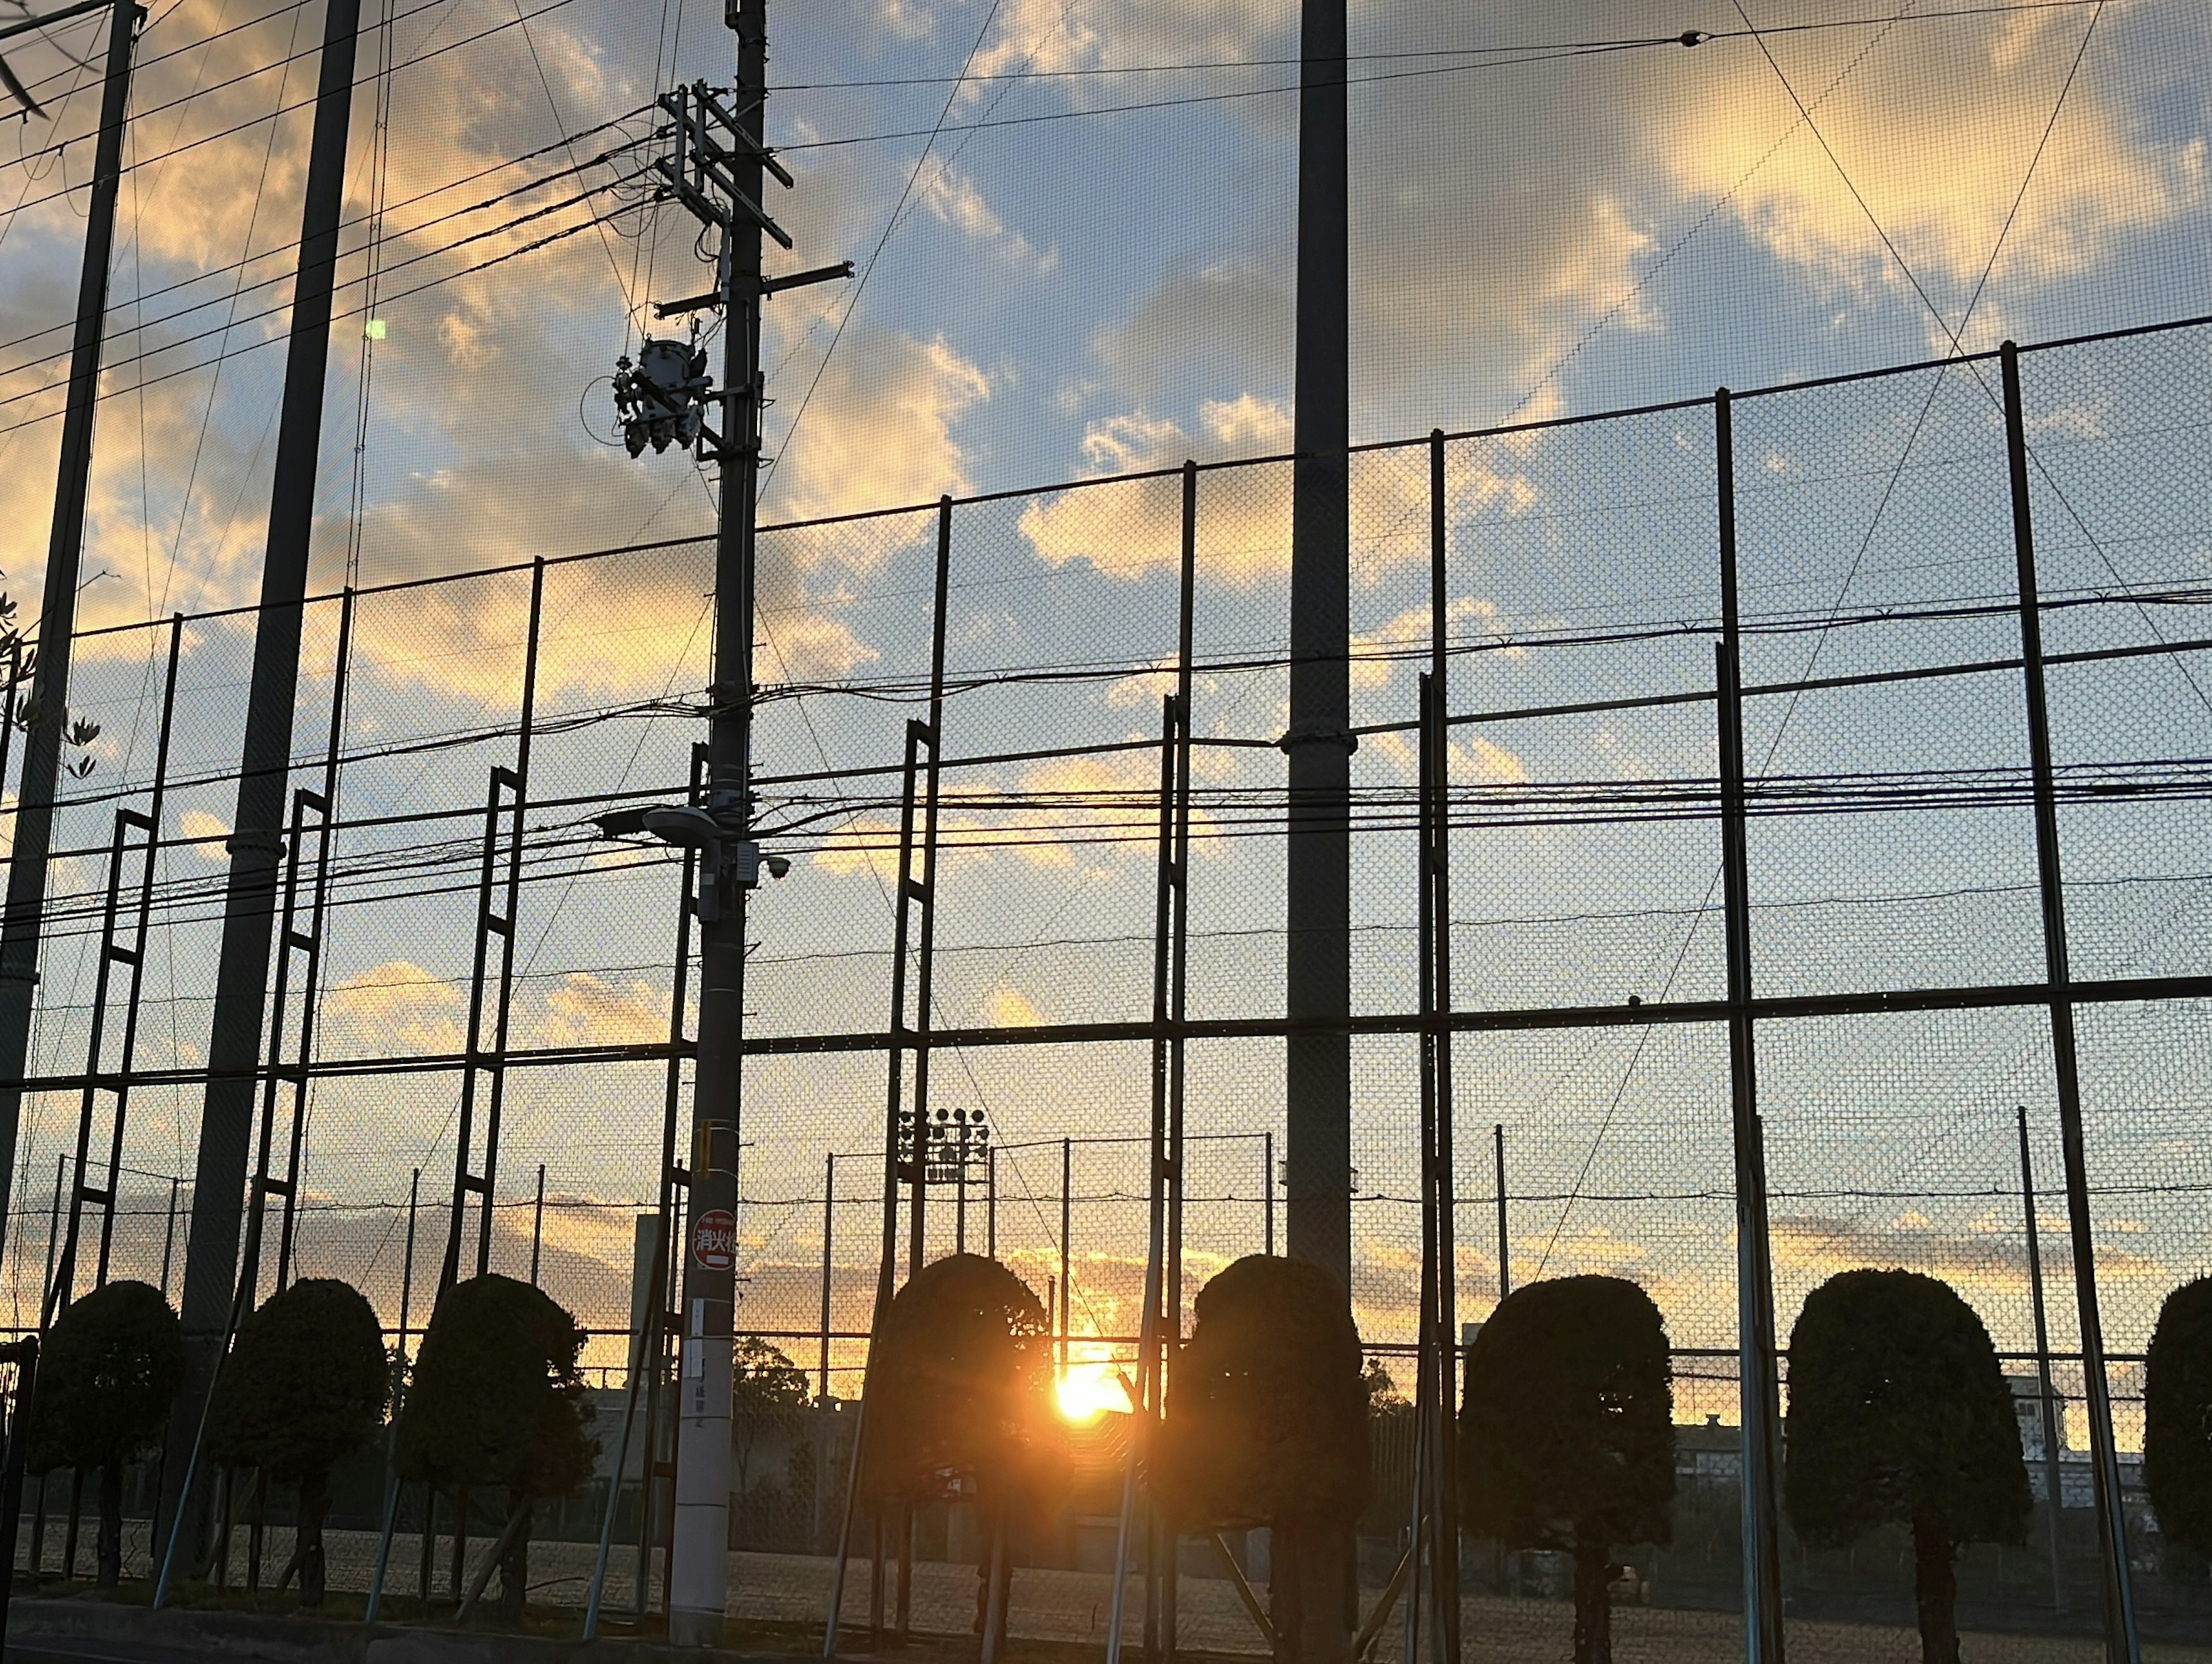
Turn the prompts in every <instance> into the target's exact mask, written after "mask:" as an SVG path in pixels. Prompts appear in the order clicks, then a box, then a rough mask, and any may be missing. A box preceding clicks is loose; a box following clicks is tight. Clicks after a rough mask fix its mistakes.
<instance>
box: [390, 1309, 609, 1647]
mask: <svg viewBox="0 0 2212 1664" xmlns="http://www.w3.org/2000/svg"><path fill="white" fill-rule="evenodd" d="M583 1345H584V1332H583V1331H582V1330H581V1329H580V1328H578V1327H576V1320H575V1319H574V1318H573V1317H571V1316H570V1315H568V1313H567V1312H566V1311H564V1310H562V1309H561V1308H560V1307H559V1306H557V1305H556V1304H555V1303H553V1301H552V1300H550V1298H548V1297H546V1296H545V1295H544V1294H542V1293H540V1292H539V1291H538V1290H536V1289H534V1288H532V1287H531V1286H530V1284H527V1283H519V1282H517V1281H515V1280H514V1279H513V1278H511V1277H495V1276H485V1277H477V1278H471V1279H470V1280H469V1281H468V1282H465V1283H456V1284H453V1286H452V1287H451V1288H449V1289H447V1291H445V1293H444V1294H443V1295H442V1296H441V1297H439V1300H438V1306H437V1309H436V1310H435V1312H434V1313H433V1314H432V1315H431V1317H430V1327H429V1328H428V1330H426V1331H425V1332H424V1333H423V1336H422V1351H421V1352H420V1353H419V1354H418V1355H417V1356H416V1361H415V1378H414V1381H413V1382H412V1383H411V1385H410V1388H409V1390H408V1394H407V1400H406V1405H405V1407H404V1410H403V1411H402V1412H401V1414H400V1419H399V1465H400V1472H401V1473H403V1474H404V1476H405V1477H407V1478H409V1479H430V1480H432V1481H433V1482H443V1483H447V1484H454V1485H504V1486H506V1487H507V1525H506V1527H505V1528H504V1530H502V1532H501V1538H500V1552H499V1579H500V1603H499V1609H500V1616H501V1618H503V1619H505V1620H506V1621H507V1622H508V1623H519V1622H520V1621H521V1618H522V1605H523V1594H524V1591H525V1590H526V1588H528V1587H529V1572H530V1510H531V1506H532V1503H534V1502H536V1501H537V1500H538V1498H540V1497H565V1496H567V1495H568V1493H569V1492H571V1491H574V1490H575V1489H576V1487H577V1486H578V1485H581V1484H582V1483H583V1482H584V1481H585V1479H587V1478H589V1477H590V1474H591V1471H592V1452H593V1450H594V1448H595V1445H594V1442H593V1441H592V1439H591V1438H590V1437H589V1436H587V1435H586V1433H585V1431H584V1418H585V1414H586V1406H585V1404H584V1381H583V1377H582V1376H580V1374H578V1373H577V1369H576V1357H577V1354H578V1353H579V1352H580V1351H582V1350H583Z"/></svg>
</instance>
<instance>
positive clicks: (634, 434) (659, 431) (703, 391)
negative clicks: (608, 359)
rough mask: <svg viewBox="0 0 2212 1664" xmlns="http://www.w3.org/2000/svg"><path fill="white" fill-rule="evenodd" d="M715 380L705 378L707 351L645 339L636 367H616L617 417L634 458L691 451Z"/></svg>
mask: <svg viewBox="0 0 2212 1664" xmlns="http://www.w3.org/2000/svg"><path fill="white" fill-rule="evenodd" d="M713 387H714V380H713V378H712V377H710V376H709V375H708V373H707V349H705V348H704V347H701V346H693V345H689V344H687V343H684V342H682V341H656V340H654V339H653V337H651V336H647V337H646V338H645V340H644V342H643V343H642V344H641V345H640V346H639V348H638V349H637V362H636V363H635V365H632V364H631V362H630V361H629V358H628V357H627V356H625V357H622V358H618V359H617V360H616V361H615V379H614V391H615V412H616V414H617V416H619V417H620V419H621V421H622V428H623V445H624V446H627V447H628V448H629V453H630V455H632V456H634V457H635V456H641V455H642V454H643V453H644V452H645V447H646V446H648V445H650V446H652V447H653V450H654V451H655V452H660V451H665V450H666V449H667V448H668V447H669V446H671V445H680V446H684V448H685V449H687V450H688V449H690V446H691V445H692V444H693V443H694V441H696V440H697V439H698V437H699V427H700V423H701V422H702V421H703V420H704V419H705V416H706V406H707V400H708V398H709V397H710V396H711V390H712V389H713Z"/></svg>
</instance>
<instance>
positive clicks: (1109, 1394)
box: [1054, 1363, 1129, 1426]
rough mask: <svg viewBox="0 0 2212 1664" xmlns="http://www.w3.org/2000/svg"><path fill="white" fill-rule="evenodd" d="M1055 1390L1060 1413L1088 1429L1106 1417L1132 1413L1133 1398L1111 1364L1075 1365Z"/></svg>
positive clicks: (1068, 1368) (1069, 1368)
mask: <svg viewBox="0 0 2212 1664" xmlns="http://www.w3.org/2000/svg"><path fill="white" fill-rule="evenodd" d="M1054 1390H1055V1392H1056V1394H1057V1395H1058V1398H1059V1401H1060V1414H1061V1415H1062V1416H1063V1417H1065V1418H1066V1419H1067V1420H1069V1421H1072V1422H1073V1423H1075V1424H1077V1425H1079V1426H1088V1425H1089V1424H1091V1423H1092V1422H1094V1421H1097V1419H1098V1418H1099V1417H1101V1416H1103V1415H1108V1414H1113V1413H1120V1414H1127V1412H1128V1409H1129V1395H1128V1394H1127V1392H1125V1391H1123V1390H1122V1387H1121V1380H1120V1378H1119V1377H1118V1376H1116V1375H1115V1371H1114V1366H1113V1365H1112V1364H1110V1363H1071V1364H1070V1365H1069V1366H1068V1367H1067V1369H1066V1373H1065V1374H1063V1375H1062V1376H1060V1381H1059V1383H1058V1385H1057V1387H1056V1388H1055V1389H1054Z"/></svg>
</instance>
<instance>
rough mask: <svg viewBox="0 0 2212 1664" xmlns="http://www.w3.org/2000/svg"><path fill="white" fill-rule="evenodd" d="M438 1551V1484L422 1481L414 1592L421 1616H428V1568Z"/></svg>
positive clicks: (435, 1481)
mask: <svg viewBox="0 0 2212 1664" xmlns="http://www.w3.org/2000/svg"><path fill="white" fill-rule="evenodd" d="M437 1549H438V1482H437V1480H435V1479H425V1480H423V1481H422V1572H421V1575H420V1576H418V1577H417V1579H416V1586H415V1592H416V1594H419V1595H421V1596H422V1615H423V1616H424V1617H426V1618H427V1617H428V1616H429V1614H430V1567H431V1563H432V1559H433V1557H434V1556H435V1554H436V1552H437Z"/></svg>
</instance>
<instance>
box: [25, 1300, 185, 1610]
mask: <svg viewBox="0 0 2212 1664" xmlns="http://www.w3.org/2000/svg"><path fill="white" fill-rule="evenodd" d="M184 1378H185V1346H184V1340H183V1338H182V1336H181V1334H180V1333H179V1330H178V1327H177V1315H176V1314H175V1313H174V1312H173V1311H171V1310H170V1309H169V1305H168V1302H167V1301H166V1300H164V1299H162V1298H161V1291H160V1290H159V1289H157V1288H155V1287H154V1286H153V1285H152V1284H149V1283H133V1282H121V1283H109V1284H105V1285H104V1286H102V1287H100V1288H97V1289H94V1291H92V1292H91V1293H90V1294H88V1295H86V1296H85V1297H84V1298H82V1300H78V1301H75V1302H73V1303H70V1305H68V1306H66V1307H64V1309H63V1310H62V1313H61V1315H60V1316H59V1317H58V1318H56V1319H55V1320H54V1326H53V1327H52V1329H50V1330H49V1331H47V1333H46V1344H45V1345H44V1346H43V1347H42V1348H41V1349H40V1354H39V1382H38V1387H37V1391H36V1397H35V1401H34V1402H33V1405H32V1407H31V1448H30V1450H29V1451H28V1453H27V1454H28V1456H29V1465H30V1466H31V1467H33V1469H35V1470H37V1471H40V1472H45V1471H47V1470H49V1469H52V1468H55V1467H73V1468H76V1470H77V1471H78V1472H80V1473H83V1472H86V1471H88V1470H89V1469H92V1468H98V1469H99V1470H100V1546H99V1554H98V1561H97V1564H98V1570H97V1572H96V1574H95V1576H96V1577H97V1580H98V1582H99V1584H100V1587H101V1588H113V1587H114V1585H115V1583H116V1582H117V1581H118V1579H119V1578H120V1577H121V1576H122V1575H123V1470H124V1468H125V1467H127V1466H129V1465H130V1464H131V1462H133V1461H137V1459H138V1458H140V1457H141V1456H143V1455H145V1454H148V1453H149V1452H150V1451H151V1450H152V1449H153V1448H155V1445H156V1444H158V1443H159V1442H160V1441H161V1434H162V1431H163V1430H164V1429H166V1428H167V1425H168V1421H169V1406H170V1403H171V1401H172V1400H174V1399H175V1397H176V1396H177V1388H179V1386H180V1385H182V1384H183V1382H184Z"/></svg>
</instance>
